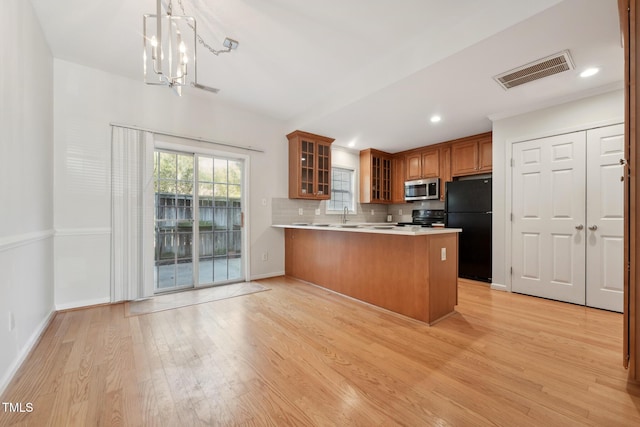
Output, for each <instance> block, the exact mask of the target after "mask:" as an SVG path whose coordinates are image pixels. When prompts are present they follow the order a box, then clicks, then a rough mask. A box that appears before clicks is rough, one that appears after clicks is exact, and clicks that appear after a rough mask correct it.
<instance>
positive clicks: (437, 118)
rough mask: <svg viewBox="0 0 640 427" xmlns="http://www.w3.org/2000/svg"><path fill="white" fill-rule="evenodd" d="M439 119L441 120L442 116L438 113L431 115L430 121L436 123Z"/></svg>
mask: <svg viewBox="0 0 640 427" xmlns="http://www.w3.org/2000/svg"><path fill="white" fill-rule="evenodd" d="M440 120H442V117H440V116H438V115H435V116H431V123H438V122H439V121H440Z"/></svg>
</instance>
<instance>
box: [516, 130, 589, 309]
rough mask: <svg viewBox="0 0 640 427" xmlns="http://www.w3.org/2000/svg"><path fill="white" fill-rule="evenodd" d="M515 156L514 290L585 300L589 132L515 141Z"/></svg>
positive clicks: (571, 300)
mask: <svg viewBox="0 0 640 427" xmlns="http://www.w3.org/2000/svg"><path fill="white" fill-rule="evenodd" d="M513 159H514V167H513V169H512V174H513V176H512V180H513V198H512V203H513V233H512V238H513V253H512V266H513V276H512V289H513V291H514V292H521V293H525V294H529V295H535V296H540V297H544V298H551V299H556V300H560V301H566V302H572V303H577V304H584V303H585V290H584V289H585V253H584V232H585V231H584V224H585V196H584V194H585V135H584V132H577V133H573V134H568V135H559V136H554V137H549V138H543V139H538V140H533V141H527V142H521V143H517V144H514V145H513ZM580 226H582V228H580ZM576 227H577V228H576Z"/></svg>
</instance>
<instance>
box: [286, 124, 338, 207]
mask: <svg viewBox="0 0 640 427" xmlns="http://www.w3.org/2000/svg"><path fill="white" fill-rule="evenodd" d="M287 139H288V140H289V198H290V199H313V200H326V199H330V198H331V144H332V143H333V141H334V140H333V139H332V138H327V137H325V136H320V135H314V134H312V133H308V132H303V131H299V130H297V131H294V132H291V133H290V134H289V135H287Z"/></svg>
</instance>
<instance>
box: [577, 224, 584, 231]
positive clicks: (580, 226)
mask: <svg viewBox="0 0 640 427" xmlns="http://www.w3.org/2000/svg"><path fill="white" fill-rule="evenodd" d="M583 228H584V225H582V224H578V225H576V230H582V229H583Z"/></svg>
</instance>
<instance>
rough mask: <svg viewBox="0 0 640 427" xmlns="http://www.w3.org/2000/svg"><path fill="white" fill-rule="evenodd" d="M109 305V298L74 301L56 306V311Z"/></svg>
mask: <svg viewBox="0 0 640 427" xmlns="http://www.w3.org/2000/svg"><path fill="white" fill-rule="evenodd" d="M110 303H111V298H110V297H105V298H96V299H92V300H86V301H76V302H69V303H65V304H56V310H57V311H63V310H72V309H74V308H83V307H90V306H92V305H101V304H110Z"/></svg>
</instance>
